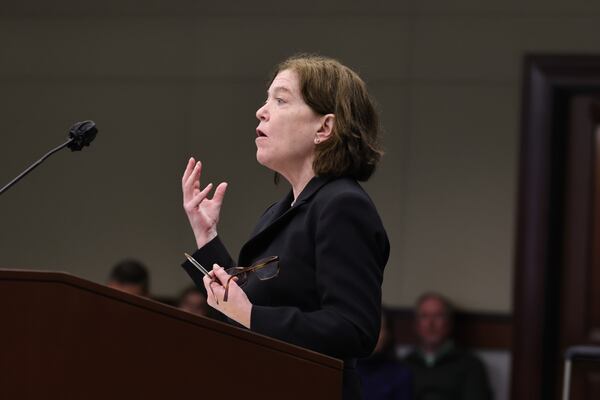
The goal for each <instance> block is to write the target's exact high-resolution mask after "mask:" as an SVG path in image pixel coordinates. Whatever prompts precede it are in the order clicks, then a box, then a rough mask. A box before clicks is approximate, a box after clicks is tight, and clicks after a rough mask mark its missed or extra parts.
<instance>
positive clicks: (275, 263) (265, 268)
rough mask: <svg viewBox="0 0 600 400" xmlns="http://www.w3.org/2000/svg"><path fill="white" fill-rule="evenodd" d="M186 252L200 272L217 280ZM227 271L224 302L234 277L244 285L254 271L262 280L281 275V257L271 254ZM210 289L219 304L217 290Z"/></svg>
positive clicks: (238, 282)
mask: <svg viewBox="0 0 600 400" xmlns="http://www.w3.org/2000/svg"><path fill="white" fill-rule="evenodd" d="M184 254H185V256H186V258H187V259H188V260H189V261H190V262H191V263H192V265H194V266H195V267H196V268H198V269H199V270H200V272H202V273H203V274H204V275H206V276H208V277H210V279H211V282H216V278H215V277H214V276H211V275H210V274H209V273H208V271H207V270H206V268H204V267H203V266H202V265H201V264H200V263H199V262H198V261H196V260H195V259H194V258H193V257H192V256H190V255H189V254H187V253H184ZM225 272H227V273H228V274H229V279H227V283H226V284H225V294H224V295H223V301H224V302H226V301H227V298H228V297H229V282H231V280H232V279H235V280H236V283H237V284H238V286H243V285H244V284H245V283H246V282H247V281H248V275H249V274H250V273H251V272H254V273H255V274H256V277H257V278H258V279H260V280H261V281H266V280H268V279H271V278H275V277H276V276H277V275H279V257H278V256H271V257H267V258H263V259H261V260H259V261H257V262H255V263H254V264H252V265H251V266H250V267H231V268H227V269H226V270H225ZM209 287H210V286H209ZM210 291H211V292H212V294H213V297H214V298H215V300H216V301H217V304H219V300H217V297H216V296H215V292H214V291H213V290H212V287H210Z"/></svg>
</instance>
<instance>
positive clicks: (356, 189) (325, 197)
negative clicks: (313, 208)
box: [316, 178, 375, 208]
mask: <svg viewBox="0 0 600 400" xmlns="http://www.w3.org/2000/svg"><path fill="white" fill-rule="evenodd" d="M316 198H317V201H319V202H325V203H333V204H335V203H337V202H339V201H344V200H348V199H353V200H355V201H358V202H366V203H368V204H369V205H370V206H372V207H373V208H375V204H374V203H373V200H372V199H371V197H370V196H369V194H368V193H367V192H366V191H365V190H364V189H363V187H362V186H361V185H360V183H358V182H357V181H356V180H354V179H352V178H338V179H334V180H332V181H330V182H329V183H327V184H326V185H324V186H323V187H322V188H321V190H320V191H319V192H318V193H317V196H316Z"/></svg>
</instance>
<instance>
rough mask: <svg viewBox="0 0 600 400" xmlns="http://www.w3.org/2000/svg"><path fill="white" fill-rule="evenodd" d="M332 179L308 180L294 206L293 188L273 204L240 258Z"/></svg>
mask: <svg viewBox="0 0 600 400" xmlns="http://www.w3.org/2000/svg"><path fill="white" fill-rule="evenodd" d="M330 180H331V178H323V177H314V178H312V179H311V180H310V181H309V182H308V184H307V185H306V187H305V188H304V190H302V192H301V193H300V196H298V198H297V199H296V201H295V202H294V205H293V206H290V204H291V202H292V199H293V195H292V191H291V190H290V192H289V193H288V194H287V195H286V196H285V197H284V198H283V199H281V200H280V201H278V202H277V203H275V204H274V205H273V206H271V208H270V209H269V210H268V211H267V212H266V213H265V215H263V217H262V218H261V219H260V221H259V223H258V224H257V227H256V229H255V230H254V233H253V235H252V236H251V237H250V239H249V240H248V241H247V242H246V243H245V244H244V246H243V247H242V249H241V250H240V259H241V258H242V253H243V252H244V250H245V249H246V248H247V247H248V246H250V245H251V244H252V243H253V242H255V241H256V240H258V239H259V238H261V237H262V236H264V235H265V234H267V233H268V232H270V231H272V230H273V229H275V228H276V227H277V226H279V225H281V224H282V223H283V222H284V221H287V220H288V218H290V217H291V216H292V215H293V214H294V213H295V212H296V210H297V209H298V208H300V207H302V206H303V205H304V204H305V203H307V202H308V201H309V200H310V198H311V197H312V196H313V195H314V194H315V193H317V192H318V191H319V189H321V188H322V187H323V186H324V185H325V184H326V183H327V182H329V181H330Z"/></svg>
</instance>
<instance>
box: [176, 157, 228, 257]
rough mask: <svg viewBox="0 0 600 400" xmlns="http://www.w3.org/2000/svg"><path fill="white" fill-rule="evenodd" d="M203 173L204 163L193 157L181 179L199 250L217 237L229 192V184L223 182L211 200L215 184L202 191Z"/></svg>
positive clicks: (184, 203)
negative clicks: (211, 192)
mask: <svg viewBox="0 0 600 400" xmlns="http://www.w3.org/2000/svg"><path fill="white" fill-rule="evenodd" d="M201 173H202V163H201V162H200V161H198V162H196V160H195V159H194V157H192V158H190V159H189V161H188V163H187V166H186V168H185V172H184V173H183V178H182V179H181V187H182V190H183V208H184V210H185V213H186V214H187V217H188V220H189V221H190V225H191V227H192V231H194V237H195V238H196V245H197V246H198V248H201V247H202V246H204V245H205V244H206V243H208V242H210V241H211V240H213V239H214V238H215V237H216V236H217V224H218V223H219V215H220V213H221V205H222V204H223V197H224V196H225V191H226V190H227V183H226V182H222V183H221V184H219V186H217V189H216V190H215V193H214V195H213V197H212V198H211V199H209V198H208V194H209V193H210V191H211V189H212V188H213V184H212V183H209V184H208V185H206V187H205V188H204V189H202V190H200V175H201Z"/></svg>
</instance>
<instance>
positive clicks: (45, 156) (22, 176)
mask: <svg viewBox="0 0 600 400" xmlns="http://www.w3.org/2000/svg"><path fill="white" fill-rule="evenodd" d="M73 140H74V139H73V138H70V139H69V140H67V141H66V142H64V143H63V144H61V145H60V146H58V147H55V148H54V149H52V150H50V151H49V152H47V153H46V154H44V155H43V156H42V158H40V159H39V160H37V161H36V162H34V163H33V164H31V165H30V166H29V167H27V169H26V170H25V171H23V172H21V173H20V174H19V176H17V177H16V178H15V179H13V180H12V181H10V182H9V183H8V184H6V185H5V186H4V187H3V188H2V189H0V195H2V193H4V192H5V191H7V190H8V189H9V188H10V187H11V186H13V185H14V184H15V183H17V182H19V181H20V180H21V179H23V178H24V177H25V175H27V174H28V173H30V172H31V171H33V170H34V169H35V168H36V167H37V166H38V165H40V164H41V163H42V162H43V161H44V160H45V159H46V158H48V157H50V156H51V155H52V154H54V153H56V152H57V151H59V150H61V149H63V148H65V147H67V146H68V145H69V144H70V143H71V142H72V141H73Z"/></svg>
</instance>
